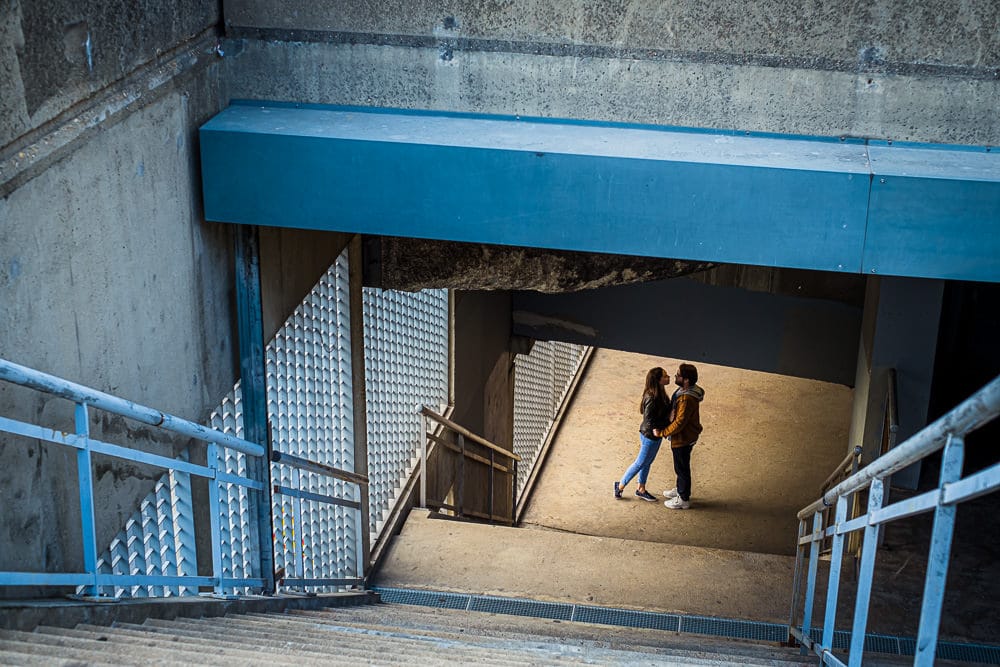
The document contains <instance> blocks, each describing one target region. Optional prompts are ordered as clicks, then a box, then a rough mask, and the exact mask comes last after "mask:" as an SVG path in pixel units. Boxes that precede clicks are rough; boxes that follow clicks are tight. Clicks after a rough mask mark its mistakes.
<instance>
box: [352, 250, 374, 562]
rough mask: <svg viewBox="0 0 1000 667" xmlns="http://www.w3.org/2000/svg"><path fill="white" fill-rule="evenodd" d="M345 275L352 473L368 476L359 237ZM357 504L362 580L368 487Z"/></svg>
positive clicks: (367, 550) (368, 545)
mask: <svg viewBox="0 0 1000 667" xmlns="http://www.w3.org/2000/svg"><path fill="white" fill-rule="evenodd" d="M347 252H348V255H347V262H348V274H349V280H350V297H349V298H350V304H351V390H352V394H353V396H352V400H353V409H352V414H353V418H354V472H356V473H358V474H359V475H364V476H365V477H367V476H368V418H367V414H368V413H367V410H368V408H367V405H368V403H367V398H366V396H365V320H364V301H363V299H362V293H361V287H362V259H361V237H360V236H355V237H354V238H352V239H351V242H350V245H349V246H348V251H347ZM358 497H359V500H360V502H361V521H360V524H361V534H360V535H358V539H359V540H361V549H360V550H359V553H360V555H361V558H362V563H359V564H358V569H359V571H360V572H361V573H362V576H367V575H368V564H369V563H370V562H371V527H370V521H369V516H368V487H367V486H362V487H361V492H360V493H359V494H358Z"/></svg>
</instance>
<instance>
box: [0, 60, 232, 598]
mask: <svg viewBox="0 0 1000 667" xmlns="http://www.w3.org/2000/svg"><path fill="white" fill-rule="evenodd" d="M202 76H203V80H195V81H189V82H188V83H187V85H186V86H179V87H178V88H177V89H174V90H173V91H172V92H171V93H169V94H167V95H165V96H162V97H160V98H159V99H158V100H157V101H155V102H153V103H151V104H149V105H146V106H140V107H139V108H137V109H135V110H133V111H132V112H131V113H128V114H123V115H121V116H119V117H117V118H116V122H115V123H109V124H107V125H106V126H105V128H104V130H103V131H101V132H97V133H93V134H90V135H86V136H85V137H84V138H83V139H82V140H77V141H74V142H72V143H71V144H69V145H67V146H66V147H65V152H64V154H63V155H62V156H61V157H60V158H59V159H58V160H56V161H54V162H53V163H52V164H50V165H48V166H47V168H46V169H44V170H43V171H40V172H39V173H37V174H34V175H33V177H32V178H31V179H29V180H27V181H25V182H23V183H21V184H20V186H19V187H17V188H16V189H14V190H13V191H12V192H10V193H9V194H8V195H7V196H6V197H4V198H3V199H0V357H3V358H5V359H9V360H11V361H14V362H17V363H21V364H24V365H27V366H29V367H32V368H37V369H39V370H42V371H45V372H48V373H52V374H55V375H58V376H61V377H65V378H67V379H69V380H72V381H75V382H79V383H81V384H84V385H87V386H92V387H94V388H96V389H99V390H102V391H107V392H110V393H113V394H116V395H120V396H122V397H124V398H127V399H130V400H133V401H136V402H138V403H141V404H145V405H149V406H153V407H156V408H157V409H160V410H163V411H165V412H169V413H172V414H175V415H178V416H181V417H184V418H188V419H192V420H195V421H201V420H204V419H205V418H206V417H207V416H208V413H209V411H210V410H211V409H213V408H214V407H215V406H216V405H217V403H218V401H219V399H220V397H222V396H224V395H225V394H226V393H227V392H228V391H229V389H231V388H232V383H233V381H234V379H235V376H236V371H235V366H234V358H235V351H234V339H233V335H232V327H233V322H234V318H235V315H234V311H233V308H232V304H231V294H232V289H233V287H232V284H233V283H232V281H233V270H232V261H233V260H232V248H231V245H232V244H231V240H230V235H229V230H228V229H227V228H226V227H224V226H220V225H209V224H206V223H204V222H203V221H202V219H201V217H200V193H199V191H198V189H197V188H198V182H197V180H196V179H195V178H193V174H195V173H197V172H196V171H195V167H196V164H197V151H196V145H195V143H194V142H195V140H196V129H197V127H198V126H199V125H200V124H201V123H202V122H204V120H205V119H207V118H208V117H209V116H211V115H212V114H214V113H215V112H216V111H218V109H219V108H220V105H221V103H222V102H221V100H220V99H219V98H218V96H217V93H218V91H219V90H220V85H219V79H218V69H208V70H207V71H204V72H203V73H202ZM72 410H73V406H72V404H70V403H67V402H66V401H62V400H61V399H53V398H52V397H50V396H47V395H42V394H38V393H35V392H27V391H22V390H19V388H12V387H10V386H4V387H0V414H3V415H4V416H7V417H11V418H15V419H22V420H25V421H29V422H35V423H41V424H43V425H46V426H49V427H52V428H56V429H60V430H72V426H73V417H72V415H73V412H72ZM91 429H92V431H91V433H92V435H93V436H94V437H96V438H100V439H104V440H107V441H111V442H115V443H119V444H121V443H125V442H130V443H133V444H136V445H138V446H140V447H144V448H149V449H152V450H155V451H158V452H165V453H171V452H175V451H177V450H178V449H180V448H183V447H185V446H186V445H187V443H186V442H184V441H183V440H182V441H173V440H170V439H165V438H164V437H163V436H162V435H156V434H154V433H153V430H152V429H146V428H136V425H135V424H126V423H125V422H124V421H122V420H121V419H117V418H114V419H112V418H108V417H107V416H106V415H104V416H102V415H101V414H99V413H95V414H93V415H92V423H91ZM194 458H195V459H197V454H196V455H195V457H194ZM112 461H113V460H112V459H109V458H106V457H95V497H96V499H97V503H98V506H99V507H100V508H101V516H100V518H99V522H98V525H97V532H98V542H99V544H100V545H103V546H106V545H107V544H108V543H109V542H110V539H111V537H113V536H114V535H115V534H116V533H117V532H118V531H119V530H121V528H122V527H123V524H124V520H125V519H126V518H127V517H128V516H129V515H131V514H132V513H133V512H134V511H135V510H136V509H137V502H138V499H139V498H141V497H142V496H144V495H145V494H146V493H147V492H148V491H149V490H150V489H151V488H152V483H153V480H154V479H155V478H156V477H158V476H159V474H161V472H162V471H160V470H156V469H152V468H149V467H146V466H134V465H128V464H126V465H119V464H114V465H112ZM75 480H76V464H75V456H74V454H73V453H72V452H71V451H69V450H68V449H65V448H62V447H60V446H58V445H42V446H40V445H39V444H38V443H37V442H34V441H28V440H25V439H23V438H4V439H2V440H0V488H2V489H3V495H4V505H5V508H6V511H5V512H4V513H3V515H2V516H0V544H2V545H3V548H2V549H0V569H3V570H28V571H32V570H34V571H42V570H44V571H50V572H57V571H67V572H72V571H79V570H80V568H81V562H82V560H81V559H82V551H81V548H80V527H79V526H80V522H79V510H78V503H79V501H78V496H77V489H76V487H77V485H76V481H75ZM101 548H103V547H101ZM5 594H6V595H18V594H19V593H18V592H17V591H10V590H8V591H5Z"/></svg>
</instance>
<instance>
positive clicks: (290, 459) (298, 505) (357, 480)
mask: <svg viewBox="0 0 1000 667" xmlns="http://www.w3.org/2000/svg"><path fill="white" fill-rule="evenodd" d="M271 461H272V462H274V463H278V464H281V465H286V466H289V467H290V468H292V469H293V475H292V486H283V485H281V484H274V485H272V487H271V490H272V491H273V493H274V494H275V495H282V496H287V497H289V498H292V499H294V502H293V503H292V525H294V526H297V527H298V529H297V530H298V531H299V535H298V536H296V539H295V540H294V541H293V554H292V559H293V561H294V562H295V565H296V567H297V572H298V576H293V575H291V574H290V573H288V572H287V571H286V572H285V573H284V574H283V576H281V577H277V576H276V577H275V579H276V582H275V583H276V585H278V586H282V585H283V586H302V587H306V586H353V585H358V584H362V583H364V577H363V572H364V563H363V562H362V558H361V555H360V553H359V554H358V561H357V568H358V573H357V576H356V577H312V578H306V577H305V572H306V561H305V553H304V546H305V544H306V531H305V529H304V527H303V521H302V517H303V512H302V501H303V500H308V501H311V502H315V503H320V504H323V505H337V506H340V507H346V508H348V509H351V510H354V511H356V512H358V514H359V515H360V513H361V507H362V506H361V498H362V496H361V493H360V489H361V487H364V486H368V485H369V483H370V482H369V479H368V477H367V476H366V475H359V474H358V473H356V472H351V471H349V470H341V469H340V468H335V467H333V466H330V465H326V464H325V463H318V462H316V461H311V460H309V459H305V458H302V457H301V456H295V455H293V454H286V453H284V452H279V451H277V450H274V451H272V452H271ZM300 470H304V471H306V472H311V473H315V474H318V475H323V476H324V477H329V478H331V479H336V480H339V481H342V482H347V483H349V484H354V485H356V488H357V489H358V493H357V494H356V496H357V497H356V498H355V499H353V500H352V499H347V498H341V497H338V496H329V495H325V494H321V493H313V492H311V491H305V490H303V489H302V484H301V479H300V475H299V471H300ZM277 580H281V581H280V582H279V581H277Z"/></svg>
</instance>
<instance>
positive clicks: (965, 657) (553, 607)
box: [370, 586, 1000, 664]
mask: <svg viewBox="0 0 1000 667" xmlns="http://www.w3.org/2000/svg"><path fill="white" fill-rule="evenodd" d="M370 590H372V591H374V592H376V593H378V594H379V595H380V596H381V597H382V601H383V602H388V603H396V604H408V605H418V606H424V607H436V608H443V609H459V610H465V611H480V612H488V613H493V614H507V615H512V616H528V617H532V618H547V619H555V620H562V621H578V622H582V623H597V624H601V625H614V626H619V627H629V628H648V629H655V630H667V631H669V632H681V633H689V634H699V635H710V636H714V637H724V638H728V639H749V640H755V641H762V642H782V641H785V640H786V639H788V626H786V625H782V624H780V623H767V622H763V621H745V620H740V619H730V618H714V617H710V616H689V615H685V614H665V613H658V612H650V611H635V610H631V609H614V608H611V607H598V606H592V605H578V604H569V603H558V602H543V601H540V600H528V599H523V598H503V597H496V596H491V595H471V594H465V593H446V592H441V591H424V590H414V589H406V588H384V587H380V586H375V587H372V588H371V589H370ZM821 634H822V632H821V631H820V630H819V629H816V628H814V629H813V630H812V632H810V636H812V637H813V639H815V640H817V641H818V640H819V639H820V636H821ZM850 642H851V633H850V632H847V631H844V630H837V631H836V632H834V642H833V645H834V648H836V649H843V650H846V649H847V648H848V646H850ZM865 651H871V652H874V653H884V654H889V655H902V656H912V655H914V654H915V653H916V640H915V639H913V638H912V637H896V636H892V635H880V634H868V635H866V636H865ZM937 657H938V658H940V659H942V660H956V661H963V662H979V663H987V664H1000V646H991V645H988V644H967V643H961V642H947V641H940V642H938V648H937Z"/></svg>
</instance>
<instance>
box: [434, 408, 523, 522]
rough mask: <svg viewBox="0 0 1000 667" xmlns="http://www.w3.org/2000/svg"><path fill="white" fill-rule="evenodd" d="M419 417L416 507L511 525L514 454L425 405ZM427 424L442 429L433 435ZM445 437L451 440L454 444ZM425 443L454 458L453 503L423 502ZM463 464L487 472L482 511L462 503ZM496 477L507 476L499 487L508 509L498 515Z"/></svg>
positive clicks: (515, 471) (463, 493)
mask: <svg viewBox="0 0 1000 667" xmlns="http://www.w3.org/2000/svg"><path fill="white" fill-rule="evenodd" d="M420 414H421V415H423V418H424V437H423V438H421V444H420V506H421V507H431V508H432V509H439V510H440V509H444V510H448V511H450V512H453V513H454V514H455V516H458V517H465V516H469V517H474V518H477V519H485V520H487V521H498V522H500V523H505V524H508V525H513V523H514V512H515V502H514V499H515V494H516V492H517V464H518V463H519V462H520V461H521V457H520V456H518V455H517V454H515V453H514V452H510V451H507V450H505V449H503V448H502V447H500V446H499V445H496V444H494V443H492V442H490V441H489V440H487V439H486V438H483V437H482V436H479V435H476V434H475V433H473V432H472V431H470V430H469V429H467V428H465V427H464V426H460V425H459V424H456V423H455V422H453V421H451V420H450V419H448V418H446V417H443V416H441V415H439V414H438V413H436V412H434V411H433V410H431V409H430V408H428V407H426V406H425V407H422V408H421V409H420ZM428 421H432V422H436V423H437V424H438V425H440V426H441V427H443V428H441V429H438V430H437V431H438V432H437V433H435V432H432V430H431V429H428V428H427V426H428ZM446 434H448V435H446ZM449 436H450V437H453V438H454V442H453V441H452V440H451V439H450V437H449ZM470 441H471V443H473V444H474V445H477V446H480V447H483V448H485V449H486V454H485V455H481V454H477V453H475V452H472V451H469V449H468V445H469V443H470ZM428 442H430V443H432V445H433V446H437V445H440V446H441V447H443V448H444V449H447V450H449V451H451V452H453V453H455V454H457V455H458V458H457V461H458V470H457V471H456V473H455V492H454V497H455V502H454V503H445V502H443V501H437V500H428V499H427V472H428V471H427V456H428V451H429V450H428V447H427V443H428ZM498 456H499V457H501V458H502V459H504V463H499V462H497V457H498ZM466 461H471V462H473V463H476V464H479V465H484V466H486V469H487V471H488V480H489V481H488V493H489V500H488V503H487V504H488V507H487V511H486V512H480V511H477V510H473V509H470V508H469V507H468V505H467V503H466V502H465V464H466ZM508 462H509V463H508ZM498 474H500V475H505V476H509V479H508V483H505V484H504V486H503V489H504V490H505V492H509V496H506V497H509V500H510V502H509V503H508V504H509V506H510V511H509V514H503V515H498V514H497V513H496V510H495V505H496V504H495V496H496V491H497V482H496V477H497V475H498Z"/></svg>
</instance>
